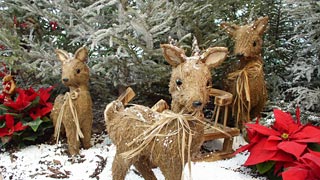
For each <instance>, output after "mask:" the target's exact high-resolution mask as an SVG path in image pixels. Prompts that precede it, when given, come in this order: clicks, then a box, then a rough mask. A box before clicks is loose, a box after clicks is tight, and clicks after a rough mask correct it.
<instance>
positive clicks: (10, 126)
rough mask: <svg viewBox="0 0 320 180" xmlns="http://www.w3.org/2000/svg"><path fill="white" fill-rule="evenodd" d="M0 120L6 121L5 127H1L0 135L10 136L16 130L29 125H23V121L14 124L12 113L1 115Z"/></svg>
mask: <svg viewBox="0 0 320 180" xmlns="http://www.w3.org/2000/svg"><path fill="white" fill-rule="evenodd" d="M0 121H5V127H4V128H0V137H3V136H10V135H12V134H13V133H14V132H17V131H22V130H24V129H26V128H27V126H23V125H22V122H18V123H16V124H14V117H13V116H12V115H10V114H6V115H3V116H0Z"/></svg>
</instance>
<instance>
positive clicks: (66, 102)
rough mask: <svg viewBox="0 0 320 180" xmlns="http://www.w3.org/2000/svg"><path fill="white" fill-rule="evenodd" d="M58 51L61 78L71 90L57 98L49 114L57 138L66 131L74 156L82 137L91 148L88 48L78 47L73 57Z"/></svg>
mask: <svg viewBox="0 0 320 180" xmlns="http://www.w3.org/2000/svg"><path fill="white" fill-rule="evenodd" d="M56 53H57V56H58V59H59V60H60V61H61V62H62V78H61V80H62V82H63V84H64V85H65V86H67V87H69V89H70V92H68V93H66V95H59V96H58V97H57V98H56V99H55V101H54V105H53V110H52V111H51V115H50V116H51V119H52V120H53V125H54V126H55V137H56V138H59V134H60V133H62V134H64V133H65V134H66V136H67V140H68V149H69V153H70V154H71V155H74V154H78V153H79V148H80V141H79V137H80V140H81V143H82V145H83V147H84V148H89V147H91V144H90V139H91V129H92V120H93V115H92V100H91V96H90V92H89V91H88V89H89V88H88V82H89V67H88V66H87V65H86V63H85V62H86V60H87V55H88V51H87V50H86V49H85V48H79V49H78V50H77V51H76V53H75V56H74V57H73V58H71V57H69V54H68V53H67V52H65V51H63V50H57V51H56ZM61 122H62V124H63V126H61Z"/></svg>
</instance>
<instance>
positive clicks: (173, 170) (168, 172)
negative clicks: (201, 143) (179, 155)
mask: <svg viewBox="0 0 320 180" xmlns="http://www.w3.org/2000/svg"><path fill="white" fill-rule="evenodd" d="M160 170H161V172H162V174H163V176H164V177H165V179H166V180H181V176H182V165H181V161H176V163H175V164H174V163H173V162H172V160H171V162H170V161H168V162H167V163H166V164H162V166H160Z"/></svg>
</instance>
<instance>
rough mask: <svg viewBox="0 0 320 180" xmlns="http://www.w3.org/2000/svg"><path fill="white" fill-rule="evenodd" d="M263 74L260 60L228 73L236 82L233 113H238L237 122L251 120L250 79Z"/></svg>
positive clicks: (230, 78)
mask: <svg viewBox="0 0 320 180" xmlns="http://www.w3.org/2000/svg"><path fill="white" fill-rule="evenodd" d="M261 74H263V64H262V63H261V62H259V61H258V62H255V63H252V64H249V65H247V66H245V67H244V68H243V69H241V70H237V71H235V72H233V73H230V74H229V75H228V79H229V80H232V81H235V82H236V93H235V95H234V102H233V106H232V114H233V115H234V114H235V113H237V115H236V120H237V124H243V123H247V122H249V120H250V109H251V94H250V83H249V81H250V79H253V78H256V77H257V76H259V75H261ZM236 110H237V111H236ZM241 115H244V117H243V116H242V117H241ZM242 121H244V122H242Z"/></svg>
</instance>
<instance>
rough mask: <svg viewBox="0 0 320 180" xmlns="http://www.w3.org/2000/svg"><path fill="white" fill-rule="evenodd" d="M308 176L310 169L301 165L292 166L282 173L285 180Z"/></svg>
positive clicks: (297, 179)
mask: <svg viewBox="0 0 320 180" xmlns="http://www.w3.org/2000/svg"><path fill="white" fill-rule="evenodd" d="M307 177H308V170H306V169H303V168H299V167H291V168H289V169H288V170H286V171H284V172H283V173H282V179H283V180H302V179H307Z"/></svg>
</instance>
